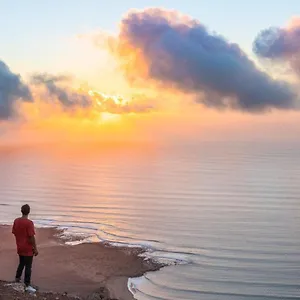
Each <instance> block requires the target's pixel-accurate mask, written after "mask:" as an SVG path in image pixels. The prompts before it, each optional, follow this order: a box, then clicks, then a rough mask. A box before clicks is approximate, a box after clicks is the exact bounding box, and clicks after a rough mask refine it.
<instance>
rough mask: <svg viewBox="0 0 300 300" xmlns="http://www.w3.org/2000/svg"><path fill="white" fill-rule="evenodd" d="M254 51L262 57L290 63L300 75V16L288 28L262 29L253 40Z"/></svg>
mask: <svg viewBox="0 0 300 300" xmlns="http://www.w3.org/2000/svg"><path fill="white" fill-rule="evenodd" d="M253 51H254V52H255V53H256V54H257V55H258V56H260V57H263V58H267V59H271V60H276V61H278V62H284V63H288V64H289V66H290V67H291V68H292V69H293V70H294V71H295V72H297V73H298V74H299V75H300V18H294V19H293V20H292V22H291V23H290V24H289V26H287V27H286V28H278V27H271V28H268V29H264V30H262V31H261V32H260V33H259V34H258V36H257V37H256V39H255V41H254V42H253Z"/></svg>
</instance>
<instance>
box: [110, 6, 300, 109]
mask: <svg viewBox="0 0 300 300" xmlns="http://www.w3.org/2000/svg"><path fill="white" fill-rule="evenodd" d="M108 42H109V49H110V51H111V52H112V53H113V54H114V55H115V56H116V57H117V59H118V61H119V63H120V66H121V68H122V70H123V71H124V73H125V75H126V77H127V79H128V80H129V81H130V82H131V84H133V85H150V84H151V83H155V84H156V85H157V86H160V87H164V88H172V89H176V90H178V91H181V92H183V93H188V94H194V95H195V96H196V99H197V101H200V102H201V103H203V104H204V105H206V106H211V107H215V108H223V107H229V108H232V109H238V110H243V111H264V110H267V109H272V108H277V109H291V108H294V106H295V100H296V93H295V92H294V91H293V88H292V87H291V86H290V85H289V84H288V83H287V82H284V81H279V80H274V79H273V78H272V77H270V76H269V75H268V74H267V73H265V72H263V71H261V70H259V69H258V68H257V66H256V65H255V63H254V62H253V61H251V60H250V59H249V58H248V57H247V55H246V54H245V53H244V52H243V51H242V50H241V48H240V47H239V46H238V45H237V44H234V43H230V42H228V41H227V40H226V39H224V38H223V37H222V36H220V35H218V34H216V33H212V32H210V31H209V30H208V29H207V28H206V27H205V26H204V25H202V24H200V23H199V22H198V21H197V20H194V19H192V18H190V17H188V16H185V15H181V14H179V13H178V12H176V11H166V10H163V9H159V8H150V9H145V10H142V11H132V12H130V13H129V14H128V15H127V16H126V17H125V18H124V19H123V20H122V22H121V26H120V32H119V34H118V36H117V37H116V38H115V39H114V40H112V38H111V37H110V39H109V40H108Z"/></svg>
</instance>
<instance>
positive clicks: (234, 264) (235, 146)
mask: <svg viewBox="0 0 300 300" xmlns="http://www.w3.org/2000/svg"><path fill="white" fill-rule="evenodd" d="M68 147H70V148H69V149H68ZM68 147H66V148H63V149H62V148H61V147H60V146H56V145H49V146H45V147H22V146H18V147H17V146H14V147H2V148H1V150H0V167H1V172H0V190H1V194H0V221H1V222H2V223H11V222H12V220H13V219H14V218H15V217H16V216H18V214H19V209H20V205H21V204H23V203H25V202H26V203H29V204H30V205H31V206H32V216H31V217H32V218H33V220H34V221H35V223H36V224H37V225H38V226H57V225H59V226H62V227H65V228H68V232H69V233H74V234H82V235H84V236H89V239H90V240H91V241H94V242H97V241H109V242H110V243H113V244H115V245H128V246H134V245H140V246H143V247H145V248H146V249H147V256H148V257H152V258H154V259H157V260H160V261H163V262H166V263H168V264H170V266H168V267H165V268H163V269H161V270H160V271H158V272H153V273H148V274H146V275H145V276H144V277H142V278H138V279H133V280H131V281H130V283H131V284H132V285H133V286H134V287H135V291H136V293H135V294H134V297H135V298H136V299H139V300H151V299H168V300H177V299H178V300H179V299H180V300H183V299H185V300H194V299H197V300H198V299H199V300H246V299H247V300H252V299H255V300H267V299H268V300H269V299H270V300H272V299H274V300H275V299H278V300H290V299H299V297H300V283H299V279H300V184H299V183H300V144H299V143H291V142H285V143H279V142H203V141H199V142H193V143H186V142H185V143H180V144H174V143H172V145H171V144H169V145H155V146H154V145H129V146H126V147H125V146H124V145H123V146H117V145H110V146H103V145H101V144H97V145H88V144H85V145H76V144H74V145H71V146H70V145H69V146H68Z"/></svg>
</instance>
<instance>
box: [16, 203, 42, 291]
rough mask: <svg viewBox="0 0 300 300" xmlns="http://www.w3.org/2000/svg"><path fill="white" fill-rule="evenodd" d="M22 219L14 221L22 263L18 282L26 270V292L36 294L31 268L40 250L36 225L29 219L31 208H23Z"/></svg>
mask: <svg viewBox="0 0 300 300" xmlns="http://www.w3.org/2000/svg"><path fill="white" fill-rule="evenodd" d="M21 212H22V217H20V218H17V219H16V220H15V221H14V225H13V229H12V233H13V234H14V235H15V237H16V244H17V250H18V254H19V259H20V263H19V266H18V269H17V273H16V282H20V281H21V276H22V273H23V270H24V268H25V278H24V283H25V291H27V292H30V293H35V292H36V290H35V289H34V288H33V287H32V286H31V285H30V280H31V267H32V261H33V256H37V255H38V250H37V247H36V241H35V237H34V236H35V231H34V225H33V222H32V221H31V220H29V219H28V215H29V213H30V206H29V205H28V204H25V205H23V206H22V207H21Z"/></svg>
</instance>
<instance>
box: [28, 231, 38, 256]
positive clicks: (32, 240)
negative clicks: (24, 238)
mask: <svg viewBox="0 0 300 300" xmlns="http://www.w3.org/2000/svg"><path fill="white" fill-rule="evenodd" d="M29 242H30V243H31V245H32V248H33V254H34V256H37V255H38V254H39V251H38V249H37V246H36V240H35V236H34V235H33V236H30V237H29Z"/></svg>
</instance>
